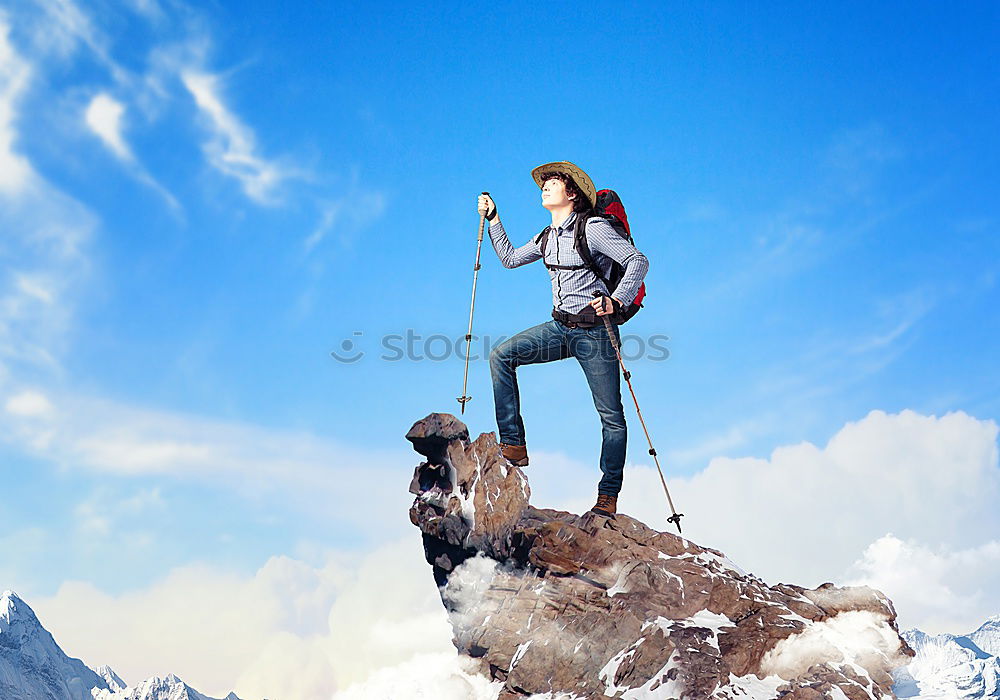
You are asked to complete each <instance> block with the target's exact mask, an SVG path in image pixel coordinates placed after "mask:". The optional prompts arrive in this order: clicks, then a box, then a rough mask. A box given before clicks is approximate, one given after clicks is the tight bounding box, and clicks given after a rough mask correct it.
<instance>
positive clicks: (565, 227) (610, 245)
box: [490, 212, 649, 314]
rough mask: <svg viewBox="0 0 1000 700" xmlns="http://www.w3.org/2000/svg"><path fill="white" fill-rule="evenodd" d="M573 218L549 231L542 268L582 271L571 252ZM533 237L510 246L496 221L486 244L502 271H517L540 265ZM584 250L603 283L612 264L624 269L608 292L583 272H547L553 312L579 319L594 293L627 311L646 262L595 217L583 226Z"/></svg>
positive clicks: (576, 257) (640, 282) (540, 255)
mask: <svg viewBox="0 0 1000 700" xmlns="http://www.w3.org/2000/svg"><path fill="white" fill-rule="evenodd" d="M575 221H576V212H573V213H572V214H570V215H569V217H567V219H566V220H565V221H564V222H563V223H562V225H561V226H558V227H552V230H551V231H550V232H549V240H548V243H547V244H546V246H545V262H546V263H548V264H549V265H582V264H583V258H582V257H581V256H580V254H579V253H577V252H576V250H575V249H574V247H573V223H574V222H575ZM537 239H538V236H535V237H533V238H532V239H531V240H530V241H528V242H527V243H525V244H524V245H523V246H521V247H520V248H515V247H514V246H513V245H511V242H510V240H509V239H508V238H507V232H506V231H505V230H504V227H503V224H502V223H500V222H499V221H497V222H496V223H495V224H493V225H492V226H490V241H491V242H492V243H493V249H494V250H495V251H496V252H497V257H499V258H500V262H501V263H503V266H504V267H509V268H513V267H520V266H521V265H527V264H528V263H532V262H535V261H536V260H541V259H542V250H541V247H540V246H539V245H538V243H536V240H537ZM587 245H588V246H589V247H590V253H591V257H593V258H594V263H595V264H596V265H597V267H598V268H599V269H600V270H601V272H602V273H603V275H604V276H605V277H608V276H609V275H610V273H611V263H612V260H616V261H618V262H619V263H620V264H621V265H622V267H624V268H625V275H624V276H623V277H622V280H621V282H619V283H618V287H617V288H615V289H614V290H608V289H607V287H606V286H605V285H604V282H602V281H601V280H600V279H598V278H597V277H596V276H594V273H593V272H591V271H590V270H588V269H586V268H584V269H581V270H551V269H550V270H549V277H550V278H551V279H552V306H553V307H555V308H556V309H558V310H559V311H565V312H567V313H571V314H578V313H580V312H581V311H582V310H583V308H584V307H585V306H587V305H588V304H590V302H592V301H593V300H594V294H593V293H594V290H595V289H596V290H600V291H601V292H602V293H603V294H610V295H611V296H613V297H614V298H615V299H617V300H618V301H620V302H621V304H622V306H623V307H627V306H628V305H629V304H631V303H632V300H633V299H635V295H636V294H638V293H639V287H640V286H641V285H642V279H643V277H645V276H646V271H647V270H649V261H648V260H647V259H646V256H645V255H643V254H642V253H640V252H639V251H638V250H636V248H635V246H633V245H632V244H631V243H629V242H628V241H627V240H625V239H624V238H622V237H621V236H619V235H618V233H617V232H616V231H615V230H614V229H613V228H611V224H609V223H608V222H607V221H605V220H603V219H601V218H599V217H595V218H592V219H590V221H588V222H587Z"/></svg>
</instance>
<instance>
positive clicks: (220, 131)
mask: <svg viewBox="0 0 1000 700" xmlns="http://www.w3.org/2000/svg"><path fill="white" fill-rule="evenodd" d="M181 80H182V81H183V83H184V86H185V87H186V88H187V89H188V91H189V92H190V93H191V95H192V96H193V97H194V99H195V102H196V104H197V105H198V109H199V110H201V113H202V114H203V115H204V116H205V117H206V118H207V122H208V126H209V130H210V132H211V135H212V138H211V139H210V140H209V141H208V142H207V143H206V144H205V145H204V150H205V154H206V156H207V157H208V161H209V163H210V164H211V165H212V166H213V167H214V168H216V169H217V170H219V171H220V172H222V173H224V174H225V175H229V176H230V177H234V178H236V179H237V180H239V181H240V184H241V185H242V186H243V191H244V192H245V193H246V195H247V196H248V197H250V198H251V199H253V200H254V201H256V202H258V203H260V204H273V203H275V201H276V195H277V189H278V187H279V186H280V185H281V183H282V182H283V181H284V180H286V179H287V178H289V177H291V176H292V175H294V174H296V173H295V172H294V171H293V170H291V169H286V168H285V167H284V166H281V165H279V164H278V163H276V162H274V161H270V160H267V159H265V158H263V157H261V156H260V155H258V154H257V152H256V151H257V146H256V143H255V141H256V139H255V137H254V133H253V131H252V130H251V129H250V128H249V127H247V126H246V125H245V124H243V123H242V122H241V121H240V120H239V118H238V117H237V116H236V115H235V114H233V113H232V112H231V111H230V110H229V108H227V107H226V106H225V104H223V101H222V98H221V96H220V86H219V78H218V76H216V75H211V74H209V73H204V72H201V71H197V70H187V71H184V72H183V73H182V74H181Z"/></svg>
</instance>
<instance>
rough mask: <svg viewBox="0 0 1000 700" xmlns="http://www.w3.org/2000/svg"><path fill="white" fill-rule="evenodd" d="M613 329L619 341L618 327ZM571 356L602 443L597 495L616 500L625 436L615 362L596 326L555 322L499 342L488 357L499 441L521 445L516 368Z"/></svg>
mask: <svg viewBox="0 0 1000 700" xmlns="http://www.w3.org/2000/svg"><path fill="white" fill-rule="evenodd" d="M611 327H612V328H614V331H615V337H616V338H619V334H618V327H617V326H616V325H614V324H611ZM567 357H575V358H576V359H577V361H578V362H579V363H580V367H582V368H583V373H584V375H586V377H587V383H588V384H590V393H591V395H592V396H593V398H594V406H595V407H596V408H597V414H598V415H599V416H600V417H601V429H602V432H603V437H604V440H603V442H602V443H601V472H602V474H603V476H602V477H601V482H600V483H599V484H598V486H597V492H598V493H604V494H608V495H611V496H617V495H618V492H619V491H621V488H622V472H623V471H624V469H625V443H626V438H627V435H628V431H627V428H626V426H625V411H624V410H623V409H622V395H621V381H620V379H619V373H618V372H619V366H618V358H617V357H616V356H615V349H614V347H613V346H612V345H611V340H610V339H609V338H608V331H607V329H606V328H605V326H604V324H603V323H602V324H601V325H599V326H595V327H593V328H567V327H566V326H564V325H563V324H561V323H559V322H558V321H556V320H552V321H546V322H545V323H540V324H538V325H537V326H533V327H532V328H528V329H527V330H524V331H521V332H520V333H518V334H517V335H515V336H513V337H512V338H509V339H508V340H506V341H505V342H503V343H500V344H499V345H497V346H496V347H495V348H493V351H492V352H491V353H490V373H491V374H492V375H493V401H494V403H495V404H496V412H497V428H499V430H500V442H503V443H506V444H508V445H524V444H525V439H524V422H523V421H522V420H521V397H520V395H519V394H518V390H517V368H518V367H519V366H520V365H531V364H535V363H538V362H553V361H555V360H562V359H565V358H567Z"/></svg>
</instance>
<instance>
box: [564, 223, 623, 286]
mask: <svg viewBox="0 0 1000 700" xmlns="http://www.w3.org/2000/svg"><path fill="white" fill-rule="evenodd" d="M593 218H603V217H601V216H599V215H597V214H591V215H590V216H580V217H578V218H577V221H576V228H575V229H574V230H573V245H575V246H576V252H577V253H578V254H579V255H580V257H581V258H583V262H584V264H585V265H586V266H587V267H588V268H589V269H590V271H591V272H593V273H594V275H595V276H596V277H597V279H599V280H601V281H602V282H604V286H605V287H607V290H608V294H610V293H611V292H613V291H615V290H614V289H612V288H611V282H610V281H608V278H607V277H605V276H604V274H603V273H602V272H601V268H600V267H598V265H597V263H596V262H594V256H593V255H591V253H590V245H588V244H587V222H589V221H590V220H591V219H593Z"/></svg>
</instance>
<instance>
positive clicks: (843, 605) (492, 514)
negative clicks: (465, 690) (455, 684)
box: [406, 413, 913, 700]
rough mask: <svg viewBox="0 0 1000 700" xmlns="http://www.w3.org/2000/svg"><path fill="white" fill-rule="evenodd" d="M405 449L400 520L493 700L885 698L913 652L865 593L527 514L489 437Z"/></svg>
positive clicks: (593, 518)
mask: <svg viewBox="0 0 1000 700" xmlns="http://www.w3.org/2000/svg"><path fill="white" fill-rule="evenodd" d="M406 437H407V439H409V440H410V441H411V442H412V444H413V447H414V449H415V450H416V451H417V452H419V453H420V454H422V455H423V456H424V457H425V458H426V461H424V462H422V463H421V464H419V465H418V466H417V468H416V470H415V472H414V476H413V481H412V483H411V485H410V490H411V492H413V493H414V495H415V496H416V499H415V501H414V503H413V506H412V508H411V509H410V519H411V521H412V522H413V524H414V525H416V526H417V527H419V528H420V530H421V531H422V533H423V543H424V552H425V556H426V558H427V561H428V563H429V564H431V566H432V570H433V575H434V578H435V580H436V581H437V583H438V585H439V586H440V588H441V595H442V601H443V603H444V604H445V606H446V608H447V609H448V611H449V617H450V620H451V623H452V627H453V631H454V643H455V646H456V647H457V648H458V650H459V652H460V653H462V654H465V655H468V656H470V657H473V658H476V659H478V660H479V663H480V664H481V669H482V672H483V673H484V674H486V675H488V676H490V677H492V678H493V679H495V680H498V681H502V682H503V690H502V691H501V693H500V698H501V700H512V699H513V698H521V697H527V696H530V695H532V694H545V693H551V695H550V696H549V697H576V698H587V699H591V698H609V697H610V698H709V697H713V698H737V697H742V698H746V697H753V698H775V697H785V698H789V699H790V700H792V699H802V700H811V699H812V698H844V697H846V698H850V699H851V700H861V699H863V698H884V697H893V696H892V677H891V675H890V674H891V671H892V670H893V669H894V668H896V667H899V666H902V665H904V664H905V663H906V662H907V661H908V658H909V657H910V656H912V653H913V652H912V651H911V650H910V649H909V647H908V646H907V645H906V643H905V642H904V641H903V640H902V639H901V638H900V636H899V634H898V630H897V627H896V622H895V619H896V614H895V611H894V609H893V607H892V603H891V602H890V601H889V600H888V599H887V598H886V597H885V596H884V595H882V594H881V593H879V592H878V591H874V590H872V589H869V588H837V587H835V586H833V585H832V584H824V585H823V586H820V587H819V588H816V589H805V588H802V587H800V586H793V585H785V584H780V585H777V586H768V585H767V584H765V583H764V582H763V581H762V580H760V579H758V578H756V577H754V576H753V575H751V574H748V573H746V572H744V571H742V570H741V569H740V568H739V567H737V566H736V565H735V564H734V563H733V562H731V561H729V560H728V559H727V558H726V557H725V556H724V555H723V554H722V553H721V552H718V551H715V550H713V549H709V548H706V547H702V546H699V545H696V544H694V543H692V542H690V541H689V540H686V539H683V538H681V537H678V536H675V535H673V534H670V533H663V532H657V531H655V530H652V529H650V528H649V527H647V526H646V525H644V524H643V523H641V522H639V521H638V520H635V519H633V518H630V517H628V516H627V515H623V514H619V515H618V516H617V517H615V518H614V519H610V518H605V517H602V516H598V515H595V514H592V513H588V514H584V515H575V514H572V513H565V512H561V511H556V510H550V509H542V508H535V507H533V506H532V505H531V504H530V503H529V497H530V493H531V492H530V488H529V485H528V480H527V478H526V476H525V474H524V472H523V471H522V470H521V469H518V468H517V467H512V466H510V465H509V464H508V463H507V461H506V460H504V459H503V457H502V456H501V455H500V451H499V449H498V446H497V443H496V439H495V437H494V435H493V433H484V434H482V435H480V436H479V437H478V438H477V439H476V440H474V441H472V440H470V438H469V431H468V428H467V427H466V426H465V425H464V424H463V423H462V422H461V421H459V420H458V419H456V418H455V417H454V416H451V415H449V414H440V413H434V414H431V415H429V416H427V417H426V418H424V419H423V420H420V421H418V422H417V423H416V424H414V426H413V428H411V430H410V431H409V433H407V436H406ZM533 468H534V467H533Z"/></svg>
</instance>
